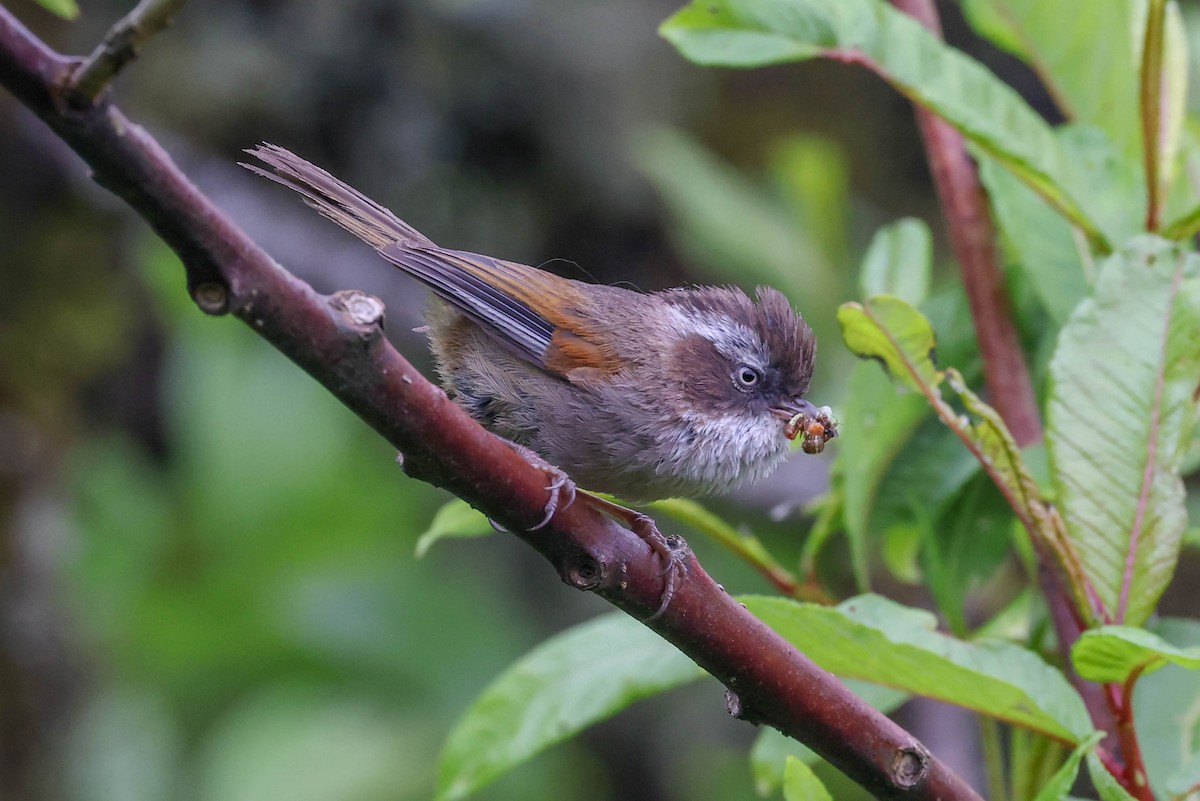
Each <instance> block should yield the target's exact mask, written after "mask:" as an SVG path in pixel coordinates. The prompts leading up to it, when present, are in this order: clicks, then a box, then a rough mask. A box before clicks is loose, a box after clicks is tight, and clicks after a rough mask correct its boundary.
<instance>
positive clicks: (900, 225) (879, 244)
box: [858, 217, 933, 306]
mask: <svg viewBox="0 0 1200 801" xmlns="http://www.w3.org/2000/svg"><path fill="white" fill-rule="evenodd" d="M932 269H933V238H932V237H931V236H930V233H929V226H928V225H926V224H925V222H924V221H923V220H918V219H916V218H914V217H905V218H903V219H901V220H897V221H896V222H894V223H892V224H891V225H885V226H884V227H882V228H880V229H879V230H878V231H876V232H875V236H873V237H872V238H871V244H870V245H869V246H868V247H867V253H866V255H865V256H864V257H863V263H862V269H861V270H860V271H859V279H858V280H859V291H860V292H862V296H863V297H864V298H869V297H871V296H872V295H895V296H896V297H898V298H900V299H901V300H903V301H905V302H907V303H911V304H912V305H914V306H917V305H920V304H921V302H922V301H924V300H925V296H926V295H928V294H929V276H930V272H931V271H932Z"/></svg>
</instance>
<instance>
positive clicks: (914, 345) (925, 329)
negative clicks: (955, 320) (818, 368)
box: [837, 295, 942, 392]
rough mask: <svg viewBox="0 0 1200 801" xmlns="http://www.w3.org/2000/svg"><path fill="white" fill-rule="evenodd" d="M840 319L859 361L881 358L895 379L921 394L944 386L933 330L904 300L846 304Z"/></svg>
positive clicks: (876, 299) (888, 298)
mask: <svg viewBox="0 0 1200 801" xmlns="http://www.w3.org/2000/svg"><path fill="white" fill-rule="evenodd" d="M837 316H838V323H839V324H840V325H841V326H842V339H843V340H844V341H845V342H846V347H848V348H849V349H850V350H851V351H852V352H853V353H854V354H855V355H856V356H858V357H859V358H863V359H877V360H878V361H879V362H880V363H881V364H883V366H884V368H885V369H886V370H887V371H888V373H890V374H891V376H892V378H894V379H896V380H897V381H899V382H900V383H902V384H904V386H906V387H908V388H909V389H913V390H916V391H917V392H923V391H924V390H925V389H926V388H928V387H936V386H937V385H938V384H939V383H941V380H942V374H941V373H940V372H939V371H938V369H937V367H936V366H935V364H934V353H935V348H936V344H937V343H936V340H935V338H934V335H933V327H932V326H930V325H929V320H927V319H926V318H925V316H924V315H922V314H921V313H920V312H919V311H917V310H916V309H914V308H913V307H912V306H910V305H909V304H907V303H905V302H904V301H903V300H901V299H900V298H897V297H893V296H891V295H879V296H876V297H873V298H868V299H867V301H866V302H865V303H843V304H842V305H841V306H840V307H839V308H838V315H837Z"/></svg>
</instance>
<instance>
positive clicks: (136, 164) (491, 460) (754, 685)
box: [0, 7, 979, 801]
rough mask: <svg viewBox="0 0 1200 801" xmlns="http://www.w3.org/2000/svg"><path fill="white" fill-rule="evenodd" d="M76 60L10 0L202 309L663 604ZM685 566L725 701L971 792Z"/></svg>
mask: <svg viewBox="0 0 1200 801" xmlns="http://www.w3.org/2000/svg"><path fill="white" fill-rule="evenodd" d="M72 63H73V62H72V61H71V60H69V59H66V58H64V57H62V56H60V55H58V54H56V53H54V52H52V51H51V50H49V49H48V48H47V47H46V46H45V45H44V44H42V43H41V42H40V41H38V40H37V39H36V38H34V37H33V36H32V35H31V34H30V33H29V32H28V31H26V30H25V29H24V28H23V27H21V25H20V24H19V23H18V22H17V21H16V20H15V19H14V18H13V17H12V16H11V15H10V14H9V13H8V12H7V11H6V10H5V9H4V8H3V7H0V85H4V86H6V87H7V88H8V89H9V90H10V91H11V92H12V93H13V94H14V95H16V97H17V98H18V99H19V100H20V101H21V102H22V103H23V104H24V105H26V106H27V107H29V108H30V109H32V110H33V111H34V112H35V113H36V114H38V116H40V117H41V118H42V119H43V120H44V121H45V122H46V123H47V124H48V125H49V126H50V127H51V129H53V131H54V132H55V133H56V134H58V135H59V136H60V137H61V138H62V139H64V140H65V141H66V142H67V143H68V144H69V145H70V146H71V147H72V148H73V149H74V150H75V151H76V152H78V153H79V154H80V155H81V156H82V157H83V158H84V160H85V161H87V163H88V164H89V165H90V167H91V168H92V170H93V173H94V177H95V180H96V181H97V182H98V183H100V184H101V185H103V186H105V187H107V188H108V189H110V190H111V191H113V192H114V193H116V194H117V195H119V196H120V197H122V198H123V199H124V200H126V201H127V202H128V203H129V204H130V205H131V206H132V207H133V208H134V209H135V210H137V212H138V213H139V214H141V215H142V216H143V217H144V218H146V220H147V221H148V222H149V223H150V224H151V225H152V226H153V227H154V230H155V231H156V232H157V233H158V234H159V235H160V236H161V237H162V238H163V240H164V241H165V242H166V243H167V244H168V245H169V246H170V247H171V248H172V249H173V250H174V251H175V252H176V253H177V254H178V255H179V257H180V258H181V259H182V261H183V264H184V267H185V269H186V271H187V284H188V290H189V292H190V294H191V296H192V298H193V299H194V300H195V302H196V303H197V305H198V306H199V307H200V308H201V310H203V311H204V312H206V313H208V314H214V315H217V314H227V313H228V314H233V315H234V316H236V317H238V318H239V319H241V320H242V321H243V322H245V323H246V324H247V325H249V326H250V327H251V329H252V330H254V331H255V332H257V333H258V334H259V335H261V336H262V337H264V338H265V339H267V340H268V341H269V342H271V343H272V344H273V345H274V346H275V347H276V348H278V349H279V350H280V351H282V352H283V353H284V354H285V355H287V356H288V357H289V358H290V359H292V360H293V361H295V362H296V363H297V364H298V365H299V366H300V367H302V368H303V369H304V370H306V371H307V372H308V373H309V374H310V375H312V376H313V377H314V378H316V379H317V380H318V381H319V382H321V383H322V384H323V385H324V386H325V387H326V388H327V389H329V391H330V392H332V393H333V394H334V395H335V396H336V397H337V398H339V399H340V400H341V401H342V402H343V403H345V404H346V405H347V406H348V407H349V408H350V409H352V410H353V411H354V412H355V413H356V414H358V415H359V416H360V417H361V418H362V419H363V420H364V421H366V422H367V424H369V425H370V426H371V427H372V428H374V429H375V430H376V431H377V432H379V433H380V434H381V435H382V436H384V437H385V438H386V439H387V440H388V441H389V442H391V443H392V444H393V445H395V446H396V447H397V448H399V449H400V451H401V452H402V453H403V454H404V469H405V471H406V472H407V473H409V474H410V475H413V476H416V477H419V478H421V479H423V480H425V481H428V482H430V483H433V484H436V485H437V486H440V487H444V488H446V489H448V490H450V491H451V492H453V493H455V494H456V495H459V496H461V497H463V498H464V499H466V500H467V501H468V502H469V503H471V504H472V505H473V506H475V507H477V508H478V509H480V510H481V511H483V512H484V513H485V514H487V515H489V516H490V517H492V518H494V519H496V520H498V521H499V522H500V523H502V524H504V525H505V526H506V527H508V528H509V529H510V530H512V531H514V532H518V533H517V536H519V537H520V538H521V539H523V540H524V541H525V542H527V543H528V544H529V545H531V546H532V547H533V548H535V549H536V550H537V551H538V552H540V553H541V554H542V555H543V556H545V557H546V559H548V560H549V561H550V563H551V564H552V565H554V567H555V568H556V570H557V571H558V573H559V575H560V577H561V578H562V579H563V581H564V582H566V583H568V584H570V585H572V586H574V587H577V588H579V589H582V590H590V591H594V592H596V593H597V594H599V595H600V596H601V597H603V598H605V599H606V600H608V601H609V602H611V603H612V604H614V605H616V606H617V607H619V608H620V609H622V610H624V611H626V612H628V613H629V614H631V615H634V616H635V617H638V618H645V617H646V616H648V615H650V614H651V613H652V612H653V611H654V610H655V609H656V608H657V606H658V602H659V598H660V596H661V593H662V578H661V576H660V568H659V564H658V561H657V559H656V558H655V557H654V556H653V554H652V553H651V551H650V549H649V547H648V546H647V545H646V543H645V542H643V541H642V540H641V539H640V538H639V537H637V536H636V535H635V534H633V533H632V532H630V531H628V530H626V529H624V528H621V527H620V526H618V525H616V524H615V523H614V522H612V521H611V520H609V519H607V518H606V517H604V516H602V515H601V514H600V513H598V512H597V511H595V510H594V509H592V508H591V507H590V506H589V505H587V504H583V503H576V504H573V505H571V506H568V507H567V508H565V509H560V510H559V511H558V512H557V513H556V514H555V515H554V517H553V519H552V520H551V521H550V524H549V525H548V526H546V527H545V528H542V529H540V530H538V531H533V532H529V531H524V529H526V528H528V527H529V526H532V525H534V524H536V523H537V522H538V521H539V520H540V519H541V517H542V511H543V506H544V504H545V503H546V495H547V493H546V487H545V483H546V481H545V476H544V475H543V473H542V471H541V470H539V469H538V468H535V467H533V466H531V465H530V464H528V463H527V462H526V461H525V460H524V459H523V458H522V457H520V456H519V455H518V454H517V453H516V452H515V451H513V450H512V449H511V448H509V447H506V446H505V445H504V444H503V443H502V442H501V441H500V440H499V439H498V438H496V437H495V436H493V435H491V434H489V433H487V432H486V431H484V430H483V429H482V428H480V427H479V426H478V425H477V424H476V423H475V422H474V421H472V420H471V419H470V418H469V417H468V416H467V415H466V413H465V412H463V411H462V410H461V409H459V408H458V407H457V406H455V405H454V404H453V403H451V402H450V400H449V399H448V398H447V397H446V395H445V393H444V392H442V391H441V390H440V389H439V388H437V387H436V386H434V385H433V384H430V383H429V382H428V381H426V380H425V379H424V378H423V377H422V376H421V375H420V373H418V372H417V371H416V370H415V369H414V368H413V367H412V366H411V365H410V364H409V363H408V362H407V361H405V360H404V358H403V357H402V356H400V354H399V353H397V352H396V350H395V349H394V348H393V347H392V346H391V344H390V343H389V342H388V341H387V339H386V338H384V337H383V335H382V322H383V320H382V304H380V303H379V302H378V301H377V300H375V299H374V298H370V297H369V296H366V295H363V294H362V293H358V292H341V293H337V294H335V295H333V296H332V297H324V296H321V295H318V294H317V293H316V292H314V291H313V289H312V288H311V287H309V286H308V285H307V284H305V283H304V282H302V281H300V280H298V279H297V278H295V277H293V276H292V275H290V274H289V273H287V272H286V271H285V270H283V269H282V268H281V267H280V266H279V265H277V264H276V263H275V262H274V261H272V260H271V258H270V257H269V256H268V255H267V254H266V253H265V252H263V251H262V250H261V249H260V248H259V247H258V246H257V245H255V244H254V242H252V241H251V240H250V238H249V237H248V236H247V235H246V234H245V233H244V232H243V231H242V230H241V229H239V228H238V227H237V226H236V225H234V224H233V223H232V222H231V221H230V220H229V219H228V218H227V217H226V216H225V215H224V214H222V213H221V212H220V211H219V210H218V209H217V208H215V207H214V206H213V205H212V203H211V202H210V201H209V200H208V199H207V198H206V197H204V196H203V195H202V194H201V193H200V192H199V190H197V189H196V187H195V186H193V185H192V184H191V183H190V182H189V181H188V179H187V178H186V177H185V176H184V175H183V174H182V173H181V172H180V171H179V170H178V168H176V167H175V165H174V164H173V163H172V162H171V160H170V157H169V156H168V155H167V154H166V152H164V151H163V150H162V148H161V147H160V146H159V145H158V143H157V142H156V141H155V140H154V139H153V138H152V137H151V136H150V135H149V134H147V133H146V131H145V130H143V129H142V128H141V127H140V126H138V125H135V124H133V123H132V122H131V121H130V120H129V119H128V118H126V117H125V116H124V115H123V114H122V113H121V111H120V110H119V109H118V108H117V107H116V106H114V105H113V104H112V103H111V102H110V101H109V99H108V98H107V97H106V96H101V99H100V101H99V102H98V103H97V104H96V105H92V106H88V107H86V108H76V107H73V106H71V105H70V104H68V103H65V102H61V101H60V98H62V96H63V93H62V89H63V87H64V86H66V85H67V83H68V82H69V81H70V76H71V71H72ZM688 567H689V570H688V574H687V576H686V578H685V579H684V580H683V581H681V582H680V586H679V588H678V591H677V593H676V595H675V598H674V600H673V601H672V602H671V604H670V606H669V607H668V608H667V609H666V611H665V612H664V614H662V615H661V616H660V617H658V618H657V619H656V620H654V621H653V622H652V623H650V624H649V625H650V627H651V628H652V629H653V630H654V631H656V632H657V633H658V634H660V635H661V636H662V637H664V638H665V639H667V640H668V641H670V642H671V643H673V644H674V645H675V646H676V647H678V648H679V649H680V650H681V651H683V652H684V653H686V654H687V655H688V656H689V657H691V658H692V659H693V660H695V661H696V663H697V664H699V665H700V666H701V667H703V668H704V669H706V670H707V671H708V672H710V673H712V674H713V676H715V677H716V678H717V679H718V680H719V681H721V682H722V683H723V684H725V686H726V687H729V688H733V689H731V692H730V694H729V705H730V711H731V713H733V714H734V715H735V716H736V717H739V718H743V719H747V720H750V721H752V722H755V723H766V724H769V725H771V726H774V727H776V728H778V729H779V730H780V731H782V732H784V733H785V734H788V735H790V736H792V737H795V738H796V739H798V740H800V741H802V742H804V743H805V744H807V745H809V746H810V747H811V748H812V749H813V750H814V751H816V752H817V753H819V754H821V755H822V756H824V757H825V758H826V759H827V760H829V762H831V763H832V764H833V765H835V766H836V767H838V768H839V769H841V770H842V771H843V772H845V773H846V774H847V775H848V776H849V777H850V778H852V779H853V780H855V781H857V782H858V783H859V784H861V785H863V786H864V787H865V788H867V790H869V791H870V792H872V793H874V794H875V795H876V796H878V797H880V798H889V799H890V798H901V797H903V798H906V799H929V800H932V799H947V800H949V801H955V800H957V801H978V799H979V797H978V796H977V795H976V794H975V792H974V791H973V790H972V789H971V788H970V787H969V786H968V785H967V784H966V783H965V782H964V781H963V780H962V779H961V778H960V777H959V776H957V775H955V774H954V773H952V772H951V771H950V770H949V769H948V768H947V767H946V766H945V765H944V764H942V763H941V762H939V761H938V760H936V759H934V758H933V757H932V756H930V754H929V752H928V751H927V750H926V749H925V747H924V746H923V745H921V743H919V742H918V741H917V740H916V739H915V738H913V737H912V736H911V735H909V734H908V733H907V732H905V731H904V730H903V729H901V728H900V727H899V726H897V725H896V724H895V723H894V722H892V721H891V720H890V719H888V718H887V717H886V716H884V715H882V714H880V713H879V712H877V711H876V710H874V709H872V708H871V707H870V706H868V705H867V704H865V703H864V702H863V701H862V700H861V699H859V698H857V697H856V696H855V695H853V694H852V693H851V692H850V691H849V690H847V689H846V688H845V687H844V686H843V685H842V684H840V683H839V682H837V681H836V680H835V679H833V677H832V676H831V675H830V674H829V673H827V672H826V671H824V670H822V669H820V668H819V667H817V666H816V665H815V664H814V663H813V662H812V661H811V660H809V659H808V658H807V657H805V656H804V655H803V654H801V653H800V652H798V651H797V650H796V649H795V648H793V647H792V646H791V645H789V644H788V643H787V642H786V641H785V640H783V639H782V638H781V637H780V636H779V635H778V634H776V633H775V632H774V631H772V630H771V629H769V628H768V627H767V626H765V625H764V624H763V623H761V622H760V621H759V620H758V619H756V618H755V617H753V616H752V615H750V614H749V613H748V612H747V611H746V610H745V609H743V608H742V607H741V605H740V604H738V603H737V602H736V601H734V600H733V598H731V597H730V596H729V595H728V594H727V593H725V592H724V591H723V590H722V589H721V588H720V587H719V586H718V585H717V584H716V583H715V582H714V581H713V580H712V579H711V578H710V577H709V576H708V575H707V574H706V573H705V572H704V570H703V569H701V567H700V565H699V564H698V563H697V562H696V561H695V558H694V557H690V558H689V563H688Z"/></svg>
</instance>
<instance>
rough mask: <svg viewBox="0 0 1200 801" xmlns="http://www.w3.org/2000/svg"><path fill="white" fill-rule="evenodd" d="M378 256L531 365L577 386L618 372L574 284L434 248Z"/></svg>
mask: <svg viewBox="0 0 1200 801" xmlns="http://www.w3.org/2000/svg"><path fill="white" fill-rule="evenodd" d="M378 250H379V254H380V255H381V256H383V257H384V258H385V259H387V260H388V261H390V262H391V263H392V264H394V265H396V266H397V267H399V268H400V269H402V270H404V271H405V272H406V273H409V274H410V275H412V276H413V277H415V278H417V279H418V280H420V281H421V282H422V283H424V284H426V285H427V286H428V287H429V288H430V289H431V290H433V292H434V294H436V295H437V296H438V297H439V298H441V299H442V300H444V301H446V302H448V303H450V304H451V305H453V306H454V307H455V308H457V309H458V310H459V311H461V312H462V313H463V314H465V315H466V316H467V317H469V318H470V319H471V320H473V321H474V322H476V323H478V324H479V325H480V327H482V328H483V329H484V330H485V331H486V332H487V333H489V334H490V335H492V336H493V337H495V338H496V339H498V340H499V341H500V342H501V343H503V344H504V345H506V346H507V347H509V348H510V349H511V350H514V351H515V352H516V353H517V354H518V355H520V356H521V357H523V358H525V359H527V360H529V361H530V362H532V363H533V364H535V365H537V366H539V367H541V368H543V369H545V370H547V371H548V372H551V373H553V374H556V375H559V376H561V377H563V378H566V379H568V380H573V381H578V380H583V379H587V378H592V377H595V376H596V375H597V373H600V374H611V373H614V372H616V371H617V368H618V364H619V363H618V360H617V357H616V354H615V352H614V351H613V350H612V348H611V347H607V346H605V345H604V344H603V336H602V334H601V331H600V328H601V326H600V325H598V321H596V320H594V319H591V318H590V317H589V316H588V314H587V311H586V310H587V308H588V305H589V304H587V302H586V297H585V296H584V294H583V290H582V289H581V288H580V287H581V286H582V285H578V284H577V283H576V282H574V281H570V280H568V279H566V278H560V277H559V276H557V275H554V274H552V273H548V272H546V271H544V270H539V269H537V268H535V267H529V266H528V265H524V264H517V263H516V262H511V261H503V260H501V259H495V258H492V257H491V256H484V255H481V254H478V253H468V252H466V251H460V250H446V249H445V248H440V247H437V246H435V245H425V244H415V243H413V242H410V241H409V242H406V241H400V242H394V243H392V244H390V245H387V246H384V247H381V248H379V249H378Z"/></svg>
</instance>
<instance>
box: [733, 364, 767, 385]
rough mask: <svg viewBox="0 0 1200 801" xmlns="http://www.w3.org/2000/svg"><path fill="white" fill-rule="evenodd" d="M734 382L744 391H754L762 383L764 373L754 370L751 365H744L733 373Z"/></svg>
mask: <svg viewBox="0 0 1200 801" xmlns="http://www.w3.org/2000/svg"><path fill="white" fill-rule="evenodd" d="M733 380H734V381H736V382H737V385H738V386H739V387H741V388H742V389H752V388H754V387H756V386H758V384H759V382H760V381H762V373H761V372H759V371H758V370H756V369H754V368H753V367H751V366H750V365H747V364H743V365H742V366H741V367H739V368H738V369H736V370H734V371H733Z"/></svg>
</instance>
